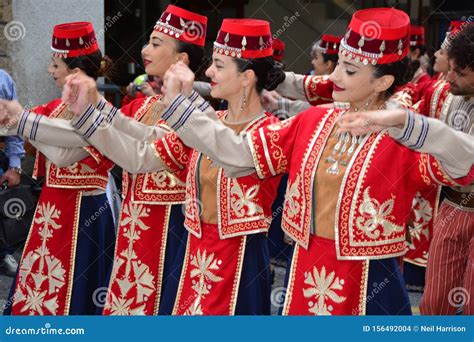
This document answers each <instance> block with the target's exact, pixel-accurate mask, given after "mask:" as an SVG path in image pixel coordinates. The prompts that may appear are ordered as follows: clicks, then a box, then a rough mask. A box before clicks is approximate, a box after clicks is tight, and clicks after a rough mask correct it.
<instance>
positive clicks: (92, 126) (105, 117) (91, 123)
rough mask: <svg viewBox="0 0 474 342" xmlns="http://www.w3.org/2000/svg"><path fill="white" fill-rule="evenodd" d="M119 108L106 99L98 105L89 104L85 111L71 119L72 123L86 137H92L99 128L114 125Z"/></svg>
mask: <svg viewBox="0 0 474 342" xmlns="http://www.w3.org/2000/svg"><path fill="white" fill-rule="evenodd" d="M117 111H118V110H117V108H115V107H114V106H112V105H111V104H109V103H108V102H107V101H105V100H104V99H101V101H100V102H99V103H98V105H97V106H96V107H94V106H93V105H89V107H87V109H86V110H85V111H84V113H83V114H82V115H81V116H79V117H75V118H73V119H72V120H71V125H72V127H74V129H75V130H76V131H77V132H79V133H80V134H81V135H82V136H83V137H84V138H86V139H88V138H90V137H91V136H92V135H93V134H94V133H95V132H96V131H97V130H98V129H106V128H107V127H109V126H111V125H112V121H113V119H114V117H115V115H116V114H117Z"/></svg>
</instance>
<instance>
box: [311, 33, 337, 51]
mask: <svg viewBox="0 0 474 342" xmlns="http://www.w3.org/2000/svg"><path fill="white" fill-rule="evenodd" d="M341 39H342V36H333V35H331V34H323V35H322V36H321V39H320V41H319V45H318V46H317V48H318V50H319V51H321V52H322V53H325V54H328V55H337V54H338V53H339V47H340V45H341Z"/></svg>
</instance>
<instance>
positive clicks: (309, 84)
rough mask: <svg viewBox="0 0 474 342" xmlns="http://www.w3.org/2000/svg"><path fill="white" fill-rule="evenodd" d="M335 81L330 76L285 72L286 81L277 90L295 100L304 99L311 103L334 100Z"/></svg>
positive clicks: (314, 104)
mask: <svg viewBox="0 0 474 342" xmlns="http://www.w3.org/2000/svg"><path fill="white" fill-rule="evenodd" d="M332 89H333V83H332V81H330V80H329V77H328V76H316V75H298V74H295V73H293V72H286V73H285V81H284V82H283V83H281V84H280V85H279V86H278V88H277V92H278V93H279V94H280V95H282V96H284V97H288V98H291V99H295V100H304V101H307V102H309V103H310V104H311V105H313V106H316V105H319V104H323V103H327V102H332Z"/></svg>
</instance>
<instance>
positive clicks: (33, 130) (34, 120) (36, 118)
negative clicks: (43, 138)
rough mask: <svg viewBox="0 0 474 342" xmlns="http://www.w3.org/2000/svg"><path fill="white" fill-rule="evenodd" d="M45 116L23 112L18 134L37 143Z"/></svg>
mask: <svg viewBox="0 0 474 342" xmlns="http://www.w3.org/2000/svg"><path fill="white" fill-rule="evenodd" d="M42 118H43V115H38V114H35V113H32V112H29V111H27V110H25V111H23V113H22V114H21V117H20V121H19V122H18V129H17V133H18V135H19V136H21V137H24V138H26V139H28V140H31V141H35V140H36V134H37V133H38V127H39V123H40V121H41V119H42Z"/></svg>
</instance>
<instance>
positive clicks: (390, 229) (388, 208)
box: [356, 186, 404, 239]
mask: <svg viewBox="0 0 474 342" xmlns="http://www.w3.org/2000/svg"><path fill="white" fill-rule="evenodd" d="M369 191H370V186H368V187H367V188H366V189H365V190H364V200H363V202H362V203H361V204H360V206H359V213H360V214H361V215H362V216H360V217H358V218H357V220H356V223H357V227H358V228H359V229H360V230H362V231H363V232H364V233H365V234H366V235H367V236H368V237H370V238H372V239H377V238H378V237H379V236H380V230H377V228H378V227H379V226H382V227H383V230H382V235H383V236H385V237H387V236H390V235H392V234H393V233H396V232H401V231H403V229H404V228H403V226H398V225H396V224H394V223H392V222H390V221H389V219H392V220H393V219H394V216H393V215H391V213H392V211H393V207H394V204H395V196H394V195H392V198H391V199H389V200H386V201H385V202H383V203H382V204H380V202H379V201H377V200H376V199H375V198H371V197H370V194H369Z"/></svg>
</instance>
